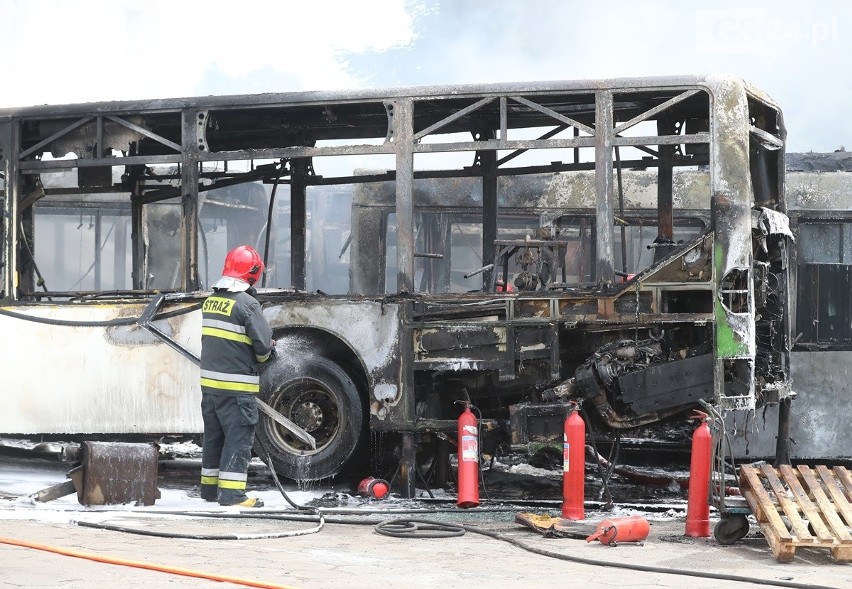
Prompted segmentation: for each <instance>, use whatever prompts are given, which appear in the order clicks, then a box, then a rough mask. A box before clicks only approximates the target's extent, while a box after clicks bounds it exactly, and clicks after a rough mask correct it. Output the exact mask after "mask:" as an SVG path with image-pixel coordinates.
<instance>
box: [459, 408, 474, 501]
mask: <svg viewBox="0 0 852 589" xmlns="http://www.w3.org/2000/svg"><path fill="white" fill-rule="evenodd" d="M458 457H459V497H458V501H457V502H456V504H457V505H458V506H459V507H476V506H477V505H479V428H478V427H477V421H476V416H475V415H474V414H473V412H472V411H471V410H470V404H468V405H467V406H465V409H464V412H463V413H462V414H461V415H460V416H459V423H458Z"/></svg>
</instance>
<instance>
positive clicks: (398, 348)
mask: <svg viewBox="0 0 852 589" xmlns="http://www.w3.org/2000/svg"><path fill="white" fill-rule="evenodd" d="M784 142H785V131H784V126H783V119H782V115H781V111H780V109H779V108H778V106H777V105H776V104H774V102H773V101H772V100H771V99H770V98H769V97H767V96H766V95H765V94H763V93H761V92H760V91H759V90H757V89H755V88H753V87H751V86H749V85H747V84H746V83H744V82H742V81H741V80H737V79H731V78H721V77H669V78H636V79H615V80H594V81H575V82H540V83H525V84H498V85H464V86H452V87H448V86H440V87H424V88H408V89H391V90H381V91H378V90H364V91H357V92H302V93H288V94H264V95H253V96H210V97H199V98H182V99H158V100H146V101H135V102H107V103H96V104H77V105H64V106H36V107H30V108H20V109H11V110H4V111H0V158H2V162H1V163H2V171H3V184H2V185H3V187H4V190H3V193H2V198H3V201H2V202H3V211H4V217H3V226H2V234H1V235H0V237H2V244H3V245H2V266H0V273H2V275H0V279H2V284H0V287H2V292H0V296H2V307H0V327H2V330H3V333H4V334H5V335H6V337H4V338H3V341H4V343H3V344H2V346H3V350H2V354H0V357H2V358H3V360H2V362H3V366H4V370H3V372H4V374H5V375H6V377H7V382H10V383H12V386H11V389H10V390H9V391H8V393H7V394H5V395H3V396H2V398H0V433H3V434H16V435H28V434H44V435H48V434H56V435H60V434H62V435H67V434H73V435H89V436H98V435H116V434H125V435H150V434H155V435H156V434H182V433H185V434H194V433H198V432H199V431H200V430H201V421H200V415H199V411H198V405H199V402H200V386H199V371H198V367H197V355H198V352H199V349H200V321H201V319H200V317H201V314H200V311H199V304H200V301H202V300H203V298H204V297H205V295H206V294H209V288H210V285H211V284H212V283H213V282H214V281H215V280H216V278H218V275H219V268H220V266H221V263H222V260H223V258H224V255H225V252H226V251H227V250H228V249H229V248H230V247H233V246H235V245H239V244H242V243H247V244H251V245H253V246H255V247H256V249H258V251H261V252H262V253H263V255H264V258H265V259H266V261H267V266H268V271H267V273H266V275H265V276H264V279H263V282H262V285H261V286H262V288H260V289H259V295H258V297H259V299H260V300H261V302H262V304H263V308H264V314H265V315H266V317H267V318H268V320H269V322H270V324H271V325H272V327H273V329H274V332H275V338H276V340H277V342H278V343H277V346H276V352H277V353H276V358H275V360H274V362H272V364H271V365H269V366H268V367H266V368H265V369H264V370H263V371H262V374H261V381H262V386H261V389H262V390H261V394H260V396H259V400H260V401H262V402H263V403H262V404H261V406H262V407H265V409H264V411H265V413H264V417H263V419H262V421H261V423H260V425H259V428H258V432H257V440H256V446H257V450H258V453H259V454H260V455H261V456H264V457H266V456H268V457H269V458H270V459H271V462H272V466H273V467H274V468H275V470H276V471H277V472H278V473H280V474H282V475H284V476H287V477H289V478H292V479H320V478H325V477H329V476H333V475H335V474H336V473H338V472H340V471H342V470H345V469H347V468H351V467H352V466H353V465H355V464H357V463H358V460H359V459H360V458H361V457H362V456H363V454H364V450H365V447H366V445H367V442H368V440H369V437H370V435H371V433H374V432H385V433H388V434H393V435H394V436H396V437H398V440H399V456H400V470H399V473H400V480H401V483H402V485H403V488H404V489H405V490H406V492H407V493H411V492H412V491H413V489H414V484H415V480H416V479H415V477H416V474H417V466H418V462H419V460H421V458H419V457H420V456H421V455H423V454H427V453H428V452H423V451H419V449H420V450H423V449H424V448H428V449H429V451H441V452H446V451H447V445H446V444H440V443H436V440H438V439H439V438H441V437H444V438H445V437H446V436H445V435H444V433H445V432H448V431H454V429H455V425H456V418H457V416H458V414H459V412H460V407H461V405H460V404H461V403H472V404H473V405H475V406H476V407H477V408H478V410H479V412H480V421H481V424H482V427H483V431H494V432H503V433H504V434H506V435H509V436H511V439H512V441H516V442H523V441H524V440H525V439H526V438H527V437H529V436H530V435H531V434H544V435H548V434H550V433H553V432H551V431H550V429H549V428H552V427H553V424H554V419H555V423H557V426H558V422H559V419H560V415H561V416H564V413H565V407H566V404H567V403H569V402H572V401H574V402H578V403H582V404H583V406H584V407H586V408H587V409H588V411H589V413H590V414H592V415H593V416H594V417H595V419H597V420H599V421H600V422H601V423H602V424H604V425H605V427H607V428H610V429H612V430H615V431H622V430H630V429H631V428H635V427H639V426H647V425H648V424H656V423H659V422H661V421H664V420H666V419H671V418H673V417H676V416H680V415H684V414H685V413H686V412H688V411H689V410H691V409H692V408H694V407H696V406H697V405H698V404H699V402H702V401H703V402H706V403H710V404H713V405H715V406H716V407H718V408H719V410H720V411H724V412H728V411H734V412H737V411H746V412H748V411H753V410H754V409H755V408H756V407H761V406H763V405H766V404H773V403H778V404H780V407H781V411H780V413H781V415H780V417H779V422H780V423H785V421H784V420H785V419H786V417H785V413H789V411H788V410H789V397H790V395H791V390H790V375H789V370H790V367H789V360H790V355H789V354H790V346H791V323H790V318H791V314H790V281H789V276H788V270H789V268H790V260H789V258H790V251H791V249H790V248H791V236H790V228H789V223H788V217H787V210H786V204H785V190H784V180H785V174H784V165H785V164H784V162H785V156H784ZM787 417H788V416H787ZM509 430H511V431H509ZM560 431H561V430H559V431H557V432H555V434H556V435H561V434H560ZM308 441H312V442H313V443H309V442H308ZM435 448H443V450H434V449H435ZM777 452H778V454H779V456H783V455H785V454H786V453H787V452H788V449H787V445H786V440H785V439H784V438H783V436H779V437H778V443H777Z"/></svg>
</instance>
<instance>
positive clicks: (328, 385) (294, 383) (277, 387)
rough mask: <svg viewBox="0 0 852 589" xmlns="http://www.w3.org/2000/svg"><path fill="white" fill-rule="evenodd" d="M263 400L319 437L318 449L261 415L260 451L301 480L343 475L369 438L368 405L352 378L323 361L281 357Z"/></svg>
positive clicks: (264, 380) (268, 375)
mask: <svg viewBox="0 0 852 589" xmlns="http://www.w3.org/2000/svg"><path fill="white" fill-rule="evenodd" d="M260 385H261V386H260V390H261V393H260V395H261V399H263V400H264V401H266V403H268V404H269V405H270V406H271V407H273V408H274V409H275V410H276V411H278V412H280V413H281V414H282V415H283V416H284V417H286V418H288V419H290V420H291V421H293V422H295V423H296V424H297V425H299V426H300V427H302V428H303V429H305V430H306V431H307V432H308V433H309V434H311V435H312V436H314V438H315V439H316V442H317V447H316V449H315V450H314V449H312V448H311V447H310V446H309V445H308V444H306V443H305V442H303V441H301V440H299V439H298V438H296V437H294V436H293V434H291V433H290V432H289V431H287V429H285V428H284V427H282V426H281V425H279V424H278V423H276V422H275V421H273V420H272V418H270V417H269V416H268V415H266V414H265V413H263V412H261V414H260V415H261V417H260V423H259V424H258V426H257V432H256V436H255V452H256V454H257V455H258V456H260V457H261V459H263V460H264V461H265V460H266V459H267V456H269V457H270V458H271V459H272V464H271V465H270V466H272V468H274V469H275V472H276V473H278V474H279V475H281V476H284V477H287V478H289V479H292V480H295V481H306V480H318V479H325V478H328V477H331V476H334V475H336V474H338V473H340V472H343V471H344V470H345V469H346V467H347V466H349V465H351V463H352V462H354V460H355V458H356V457H358V456H359V455H360V453H361V452H360V450H361V447H362V445H363V442H364V440H365V439H366V437H367V436H366V435H365V434H366V424H367V420H366V417H365V406H364V403H363V402H362V400H361V395H360V394H359V393H358V387H357V386H355V383H354V382H353V381H352V379H351V378H350V377H349V375H348V374H347V373H346V372H345V371H344V370H343V369H342V368H340V366H338V365H337V364H336V363H334V362H332V361H331V360H329V359H328V358H324V357H322V356H313V357H309V358H304V357H299V356H297V357H279V358H278V359H277V360H276V361H275V362H274V364H272V365H271V366H269V367H267V368H266V370H264V371H263V373H262V374H261V378H260Z"/></svg>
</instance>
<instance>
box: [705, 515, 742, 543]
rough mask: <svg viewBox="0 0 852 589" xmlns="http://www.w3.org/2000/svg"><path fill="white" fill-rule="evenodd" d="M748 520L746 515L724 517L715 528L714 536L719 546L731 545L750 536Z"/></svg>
mask: <svg viewBox="0 0 852 589" xmlns="http://www.w3.org/2000/svg"><path fill="white" fill-rule="evenodd" d="M748 530H749V525H748V518H747V517H746V516H744V515H739V514H737V515H728V516H722V519H720V520H719V521H718V522H716V525H715V526H713V536H714V537H715V538H716V541H717V542H719V544H724V545H726V546H727V545H729V544H734V543H736V542H738V541H739V540H742V539H743V538H745V537H746V534H748Z"/></svg>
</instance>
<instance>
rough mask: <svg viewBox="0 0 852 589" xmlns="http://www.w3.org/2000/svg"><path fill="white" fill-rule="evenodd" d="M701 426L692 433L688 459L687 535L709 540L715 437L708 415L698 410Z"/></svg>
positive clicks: (697, 415)
mask: <svg viewBox="0 0 852 589" xmlns="http://www.w3.org/2000/svg"><path fill="white" fill-rule="evenodd" d="M695 417H696V418H698V419H700V420H701V423H700V424H699V425H698V427H697V428H695V432H694V433H693V434H692V455H691V456H690V459H689V491H688V493H689V497H688V500H687V504H686V533H685V535H686V536H690V537H692V538H709V537H710V465H711V461H712V459H713V450H712V436H711V435H710V427H709V426H708V425H707V414H706V413H704V412H703V411H696V412H695Z"/></svg>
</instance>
